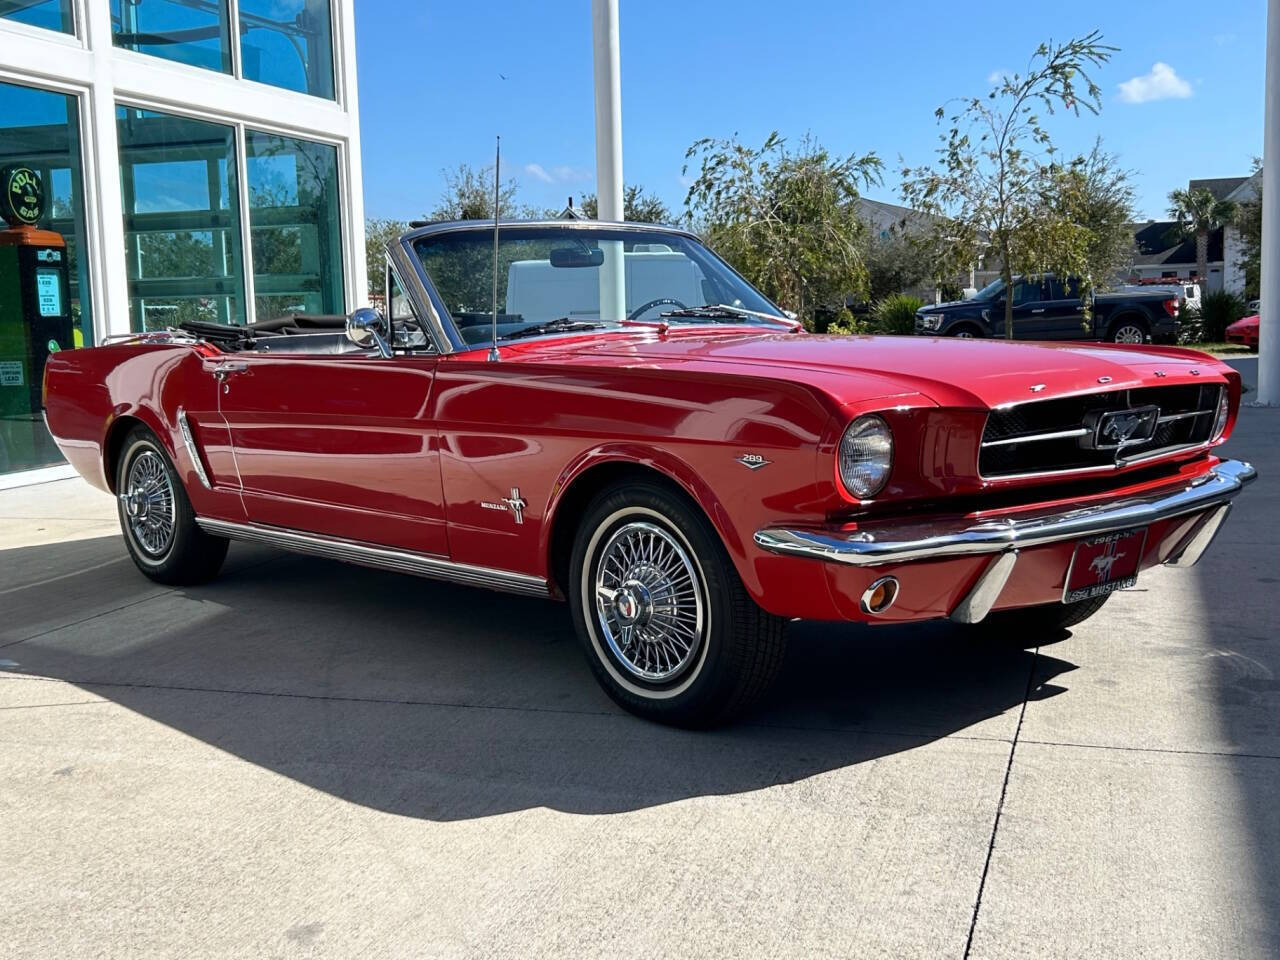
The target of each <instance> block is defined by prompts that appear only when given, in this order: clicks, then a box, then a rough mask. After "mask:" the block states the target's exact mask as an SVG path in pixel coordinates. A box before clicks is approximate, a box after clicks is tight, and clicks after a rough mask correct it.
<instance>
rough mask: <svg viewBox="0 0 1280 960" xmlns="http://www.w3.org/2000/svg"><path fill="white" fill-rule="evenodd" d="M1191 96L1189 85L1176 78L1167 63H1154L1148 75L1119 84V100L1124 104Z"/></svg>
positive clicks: (1181, 98) (1182, 98) (1174, 72)
mask: <svg viewBox="0 0 1280 960" xmlns="http://www.w3.org/2000/svg"><path fill="white" fill-rule="evenodd" d="M1189 96H1191V84H1189V83H1187V81H1185V80H1183V79H1182V78H1181V77H1180V76H1178V74H1177V71H1175V70H1174V69H1173V67H1171V66H1169V65H1168V64H1167V63H1156V64H1154V65H1153V66H1152V67H1151V71H1150V72H1149V73H1144V74H1142V75H1141V76H1137V77H1134V78H1133V79H1132V80H1126V81H1125V82H1124V83H1122V84H1120V99H1121V100H1123V101H1124V102H1125V103H1150V102H1151V101H1153V100H1185V99H1186V98H1187V97H1189Z"/></svg>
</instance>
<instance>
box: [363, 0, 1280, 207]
mask: <svg viewBox="0 0 1280 960" xmlns="http://www.w3.org/2000/svg"><path fill="white" fill-rule="evenodd" d="M620 8H621V10H620V20H621V38H622V40H621V42H622V47H621V56H622V116H623V169H624V173H625V177H626V180H627V182H628V183H639V184H642V185H643V186H644V187H646V188H647V189H649V190H651V191H653V192H655V193H657V194H658V195H659V196H661V197H662V198H663V199H664V200H666V201H667V203H668V204H669V205H670V206H671V207H672V208H673V209H676V210H679V209H680V208H681V204H682V202H683V199H684V193H685V189H684V186H683V185H682V183H681V166H682V164H683V162H684V160H683V158H684V152H685V149H686V148H687V147H688V146H689V144H690V143H691V142H693V141H694V140H696V139H698V138H699V137H704V136H716V137H721V136H731V135H733V134H734V133H735V132H736V133H738V134H739V135H740V136H741V137H743V138H744V139H745V140H747V141H749V142H755V143H759V142H760V141H762V140H763V139H764V137H765V136H767V135H768V133H769V131H771V130H774V129H777V130H779V131H780V132H781V133H782V134H783V135H784V136H786V137H788V138H790V139H799V138H800V137H802V136H803V135H804V134H805V133H806V132H810V133H812V134H813V135H814V137H815V138H816V139H817V140H818V141H820V142H821V143H822V144H824V145H825V146H827V147H829V148H830V149H831V150H833V151H836V152H839V153H848V152H854V151H856V152H864V151H871V150H874V151H875V152H877V153H878V154H879V155H880V157H881V158H882V159H883V160H884V161H885V165H886V177H885V183H884V185H883V186H881V187H874V188H872V189H870V190H868V191H867V194H868V195H869V196H872V197H875V198H877V199H881V200H887V201H890V202H895V201H897V200H898V199H899V197H898V190H897V175H896V171H897V169H898V167H899V166H900V163H899V160H898V158H899V157H901V158H902V159H903V160H905V161H906V162H907V163H909V164H913V165H914V164H917V163H921V162H926V161H928V160H930V159H931V157H932V151H933V149H934V147H935V145H936V143H937V132H938V131H937V127H936V125H935V123H934V119H933V111H934V109H935V108H936V107H937V106H939V105H940V104H942V103H943V102H944V101H946V100H947V99H948V98H950V97H953V96H962V95H975V94H982V93H985V92H986V90H987V89H988V88H989V78H990V77H991V76H992V75H993V74H994V73H996V72H998V71H1001V70H1019V69H1021V68H1022V67H1023V66H1024V65H1025V64H1026V61H1027V59H1028V58H1029V56H1030V54H1031V52H1032V51H1033V50H1034V48H1035V47H1036V45H1037V44H1038V43H1039V42H1041V41H1042V40H1044V39H1047V38H1050V37H1052V38H1054V39H1067V38H1069V37H1070V36H1076V35H1080V34H1084V33H1087V32H1088V31H1090V30H1092V29H1094V28H1095V27H1096V28H1098V29H1100V30H1102V32H1103V34H1104V38H1105V40H1106V41H1107V42H1109V43H1111V44H1113V45H1115V46H1118V47H1120V48H1121V49H1120V51H1119V52H1118V53H1117V54H1116V55H1115V57H1114V59H1113V60H1112V62H1111V63H1110V64H1109V65H1108V66H1106V67H1105V68H1103V69H1102V70H1101V71H1099V72H1098V73H1097V75H1096V76H1095V80H1096V81H1097V82H1098V84H1099V86H1101V87H1102V89H1103V109H1102V113H1101V114H1100V115H1099V116H1098V117H1090V116H1081V117H1080V118H1079V119H1076V118H1074V117H1069V116H1061V117H1059V118H1056V119H1055V120H1054V122H1053V124H1052V128H1051V129H1052V131H1053V133H1054V136H1055V140H1056V141H1057V143H1058V144H1059V145H1060V146H1062V147H1063V148H1064V149H1066V150H1069V151H1079V150H1082V149H1087V148H1088V147H1089V146H1090V145H1091V144H1092V142H1093V139H1094V138H1095V137H1096V136H1099V135H1100V136H1101V137H1102V138H1103V143H1104V145H1105V147H1106V148H1107V149H1108V150H1110V151H1112V152H1114V153H1118V154H1119V155H1120V157H1121V160H1122V162H1123V163H1124V165H1125V166H1126V167H1128V168H1129V169H1131V170H1133V171H1134V172H1135V175H1136V176H1135V182H1136V185H1137V188H1138V209H1139V212H1140V213H1142V214H1144V215H1147V216H1163V215H1164V213H1165V209H1166V207H1167V203H1166V200H1165V198H1166V195H1167V194H1168V192H1169V191H1170V190H1171V189H1173V188H1174V187H1178V186H1185V185H1186V182H1187V180H1188V179H1190V178H1193V177H1225V176H1235V175H1241V174H1245V173H1248V172H1249V170H1250V164H1251V160H1252V158H1253V157H1254V156H1256V155H1257V154H1259V153H1260V152H1261V149H1262V119H1263V106H1262V93H1263V75H1264V69H1263V67H1264V65H1263V59H1264V54H1265V33H1266V29H1265V27H1266V22H1265V21H1266V2H1265V0H1219V2H1217V3H1213V4H1208V5H1206V4H1203V3H1183V2H1175V0H1165V2H1164V3H1161V4H1158V5H1149V4H1146V3H1133V2H1127V0H1120V2H1117V0H1109V2H1095V0H1071V2H1068V3H1040V2H1035V0H1030V2H1028V0H1022V2H1017V3H1013V2H1003V0H999V2H995V0H988V2H981V3H976V4H963V5H957V4H954V3H948V2H934V0H930V2H915V0H903V2H898V3H882V2H865V0H858V2H844V3H839V2H831V3H827V2H816V0H803V2H792V3H790V4H778V3H776V2H760V0H736V2H729V0H714V2H713V0H683V2H673V0H621V2H620ZM960 10H963V11H964V12H963V13H962V14H960V13H958V11H960ZM356 31H357V53H358V62H357V67H358V70H359V85H360V111H361V133H362V142H363V156H364V184H365V206H366V210H367V212H368V214H369V215H370V216H383V217H400V218H403V219H409V218H412V217H417V216H420V215H422V214H423V213H425V212H426V211H428V210H429V209H430V208H431V207H432V205H433V204H434V201H435V199H436V197H437V196H438V194H439V193H440V190H441V186H442V178H441V170H442V169H445V168H452V167H456V166H457V164H459V163H470V164H475V165H478V166H482V165H485V164H488V163H490V162H491V161H492V156H493V137H494V134H495V133H501V134H502V143H503V169H504V172H505V173H507V174H510V175H511V176H514V177H515V178H516V179H517V180H518V181H519V187H520V199H521V200H522V201H524V202H527V203H531V204H536V205H538V206H558V205H563V203H564V201H565V199H566V197H568V196H569V195H570V194H572V195H573V196H575V197H577V196H580V195H581V194H582V193H584V192H590V191H593V190H594V189H595V146H594V136H595V133H594V126H593V124H594V113H593V109H594V108H593V101H592V74H591V7H590V2H589V0H555V2H537V3H530V2H501V0H468V2H465V3H463V2H457V0H449V2H445V0H422V2H414V3H405V2H397V0H359V2H358V3H357V4H356ZM499 74H502V75H505V77H506V79H505V80H503V79H502V78H501V77H500V76H499Z"/></svg>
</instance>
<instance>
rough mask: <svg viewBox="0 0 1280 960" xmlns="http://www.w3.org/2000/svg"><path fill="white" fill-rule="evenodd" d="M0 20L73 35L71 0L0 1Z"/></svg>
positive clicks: (73, 23) (73, 22)
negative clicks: (14, 21) (13, 21)
mask: <svg viewBox="0 0 1280 960" xmlns="http://www.w3.org/2000/svg"><path fill="white" fill-rule="evenodd" d="M0 19H4V20H17V21H18V22H19V23H25V24H28V25H29V26H32V27H44V28H45V29H46V30H58V31H60V32H62V33H74V32H75V21H74V20H73V19H72V16H71V0H0Z"/></svg>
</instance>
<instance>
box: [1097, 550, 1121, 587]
mask: <svg viewBox="0 0 1280 960" xmlns="http://www.w3.org/2000/svg"><path fill="white" fill-rule="evenodd" d="M1123 556H1125V554H1124V553H1114V552H1113V553H1100V554H1098V556H1096V557H1094V558H1093V563H1091V564H1089V569H1090V570H1092V571H1093V572H1094V573H1095V574H1096V575H1097V577H1098V582H1099V583H1105V582H1106V581H1108V580H1110V579H1111V568H1112V567H1114V566H1115V565H1116V561H1117V560H1119V559H1120V558H1121V557H1123Z"/></svg>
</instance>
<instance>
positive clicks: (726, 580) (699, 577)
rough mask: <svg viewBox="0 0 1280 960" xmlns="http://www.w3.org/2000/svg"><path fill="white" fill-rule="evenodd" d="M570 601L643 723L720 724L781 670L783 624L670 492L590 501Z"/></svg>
mask: <svg viewBox="0 0 1280 960" xmlns="http://www.w3.org/2000/svg"><path fill="white" fill-rule="evenodd" d="M567 592H568V594H569V601H570V605H571V607H572V611H573V618H574V625H575V627H576V628H577V632H578V636H579V638H580V640H581V641H582V644H583V647H584V649H585V652H586V655H587V660H588V662H589V663H590V665H591V669H592V671H593V672H594V673H595V675H596V679H597V680H598V681H599V682H600V685H601V686H603V687H604V689H605V692H606V693H608V694H609V696H610V697H612V698H613V700H614V701H615V702H616V703H617V704H618V705H619V706H621V707H623V708H625V709H626V710H629V711H631V712H632V713H634V714H637V715H638V716H642V717H646V718H648V719H651V720H657V721H660V722H663V723H670V724H675V725H678V726H690V727H703V726H710V725H713V724H716V723H722V722H724V721H726V720H729V719H730V718H732V717H733V716H735V715H737V714H739V713H741V712H743V711H744V710H746V709H747V708H748V707H750V706H751V705H752V704H753V703H754V702H755V701H756V700H757V699H759V697H760V696H761V694H763V693H764V691H765V690H766V689H768V687H769V685H770V684H771V683H772V681H773V679H774V677H775V676H776V674H777V672H778V669H779V667H780V666H781V664H782V657H783V652H784V650H785V646H786V635H785V628H786V623H785V622H784V621H783V620H782V619H780V618H778V617H775V616H772V615H771V614H769V613H766V612H765V611H764V610H761V609H760V608H759V607H758V606H756V604H755V602H754V601H753V600H752V599H751V597H750V596H749V595H748V594H747V591H746V589H745V588H744V587H743V585H742V581H741V580H740V579H739V577H738V573H737V570H735V569H734V566H733V564H732V562H731V561H730V560H729V556H728V554H727V553H725V550H724V546H723V545H722V544H721V542H720V539H719V536H718V535H717V534H716V532H715V530H714V528H712V527H711V525H710V523H708V521H707V520H706V518H705V517H704V516H703V515H702V514H701V513H700V512H699V511H698V510H697V509H696V507H694V506H693V505H692V504H690V503H689V502H688V501H687V500H686V499H685V498H684V497H683V496H681V495H679V494H677V493H675V492H674V491H671V490H668V489H667V488H665V487H663V486H660V485H657V484H651V483H632V484H627V485H625V486H619V487H617V488H614V489H612V490H607V491H605V492H604V493H602V494H601V495H600V496H598V497H597V498H596V499H595V501H594V502H593V503H592V504H591V506H590V507H589V508H588V509H587V511H586V514H585V515H584V518H583V522H582V525H581V526H580V527H579V530H578V535H577V539H576V541H575V543H574V549H573V558H572V561H571V566H570V582H569V589H568V591H567Z"/></svg>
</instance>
